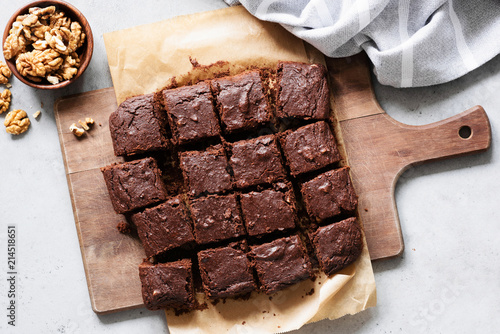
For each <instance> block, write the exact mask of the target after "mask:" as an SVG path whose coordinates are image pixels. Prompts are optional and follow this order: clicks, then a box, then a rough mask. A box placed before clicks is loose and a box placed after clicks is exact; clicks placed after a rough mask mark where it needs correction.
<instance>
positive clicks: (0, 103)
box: [0, 89, 12, 114]
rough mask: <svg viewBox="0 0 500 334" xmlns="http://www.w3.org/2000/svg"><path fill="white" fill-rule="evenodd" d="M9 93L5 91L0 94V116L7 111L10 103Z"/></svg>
mask: <svg viewBox="0 0 500 334" xmlns="http://www.w3.org/2000/svg"><path fill="white" fill-rule="evenodd" d="M11 96H12V95H11V93H10V90H8V89H5V90H4V91H3V92H2V93H1V94H0V114H3V113H4V112H6V111H7V110H9V106H10V101H11Z"/></svg>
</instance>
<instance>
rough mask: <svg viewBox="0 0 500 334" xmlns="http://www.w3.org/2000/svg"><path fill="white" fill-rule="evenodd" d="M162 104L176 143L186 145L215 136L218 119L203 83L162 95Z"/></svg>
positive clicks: (217, 131)
mask: <svg viewBox="0 0 500 334" xmlns="http://www.w3.org/2000/svg"><path fill="white" fill-rule="evenodd" d="M162 94H163V103H164V105H165V109H166V111H167V115H168V121H169V124H170V128H171V130H172V137H173V138H172V139H173V141H174V142H175V143H176V144H186V143H189V142H193V141H199V140H201V139H205V138H209V137H214V136H217V135H219V133H220V127H219V120H218V119H217V116H216V114H215V111H214V107H213V104H212V93H211V91H210V85H209V84H208V83H207V82H200V83H198V84H196V85H192V86H183V87H179V88H175V89H165V90H163V92H162Z"/></svg>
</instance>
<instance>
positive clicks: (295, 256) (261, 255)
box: [249, 235, 312, 294]
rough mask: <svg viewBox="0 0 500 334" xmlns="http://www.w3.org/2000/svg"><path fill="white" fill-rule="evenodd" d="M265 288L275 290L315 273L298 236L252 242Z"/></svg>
mask: <svg viewBox="0 0 500 334" xmlns="http://www.w3.org/2000/svg"><path fill="white" fill-rule="evenodd" d="M249 255H250V258H251V259H252V265H253V266H254V267H255V270H256V271H257V276H258V278H259V282H260V285H261V289H262V290H263V291H264V292H265V293H266V294H272V293H274V292H276V291H279V290H282V289H284V288H286V287H288V286H290V285H293V284H295V283H298V282H301V281H303V280H305V279H308V278H310V277H311V276H312V265H311V262H310V260H309V257H308V255H307V253H306V250H305V248H304V246H303V245H302V242H301V240H300V239H299V237H298V236H296V235H293V236H291V237H287V238H281V239H277V240H274V241H272V242H269V243H266V244H263V245H259V246H252V247H251V251H250V253H249Z"/></svg>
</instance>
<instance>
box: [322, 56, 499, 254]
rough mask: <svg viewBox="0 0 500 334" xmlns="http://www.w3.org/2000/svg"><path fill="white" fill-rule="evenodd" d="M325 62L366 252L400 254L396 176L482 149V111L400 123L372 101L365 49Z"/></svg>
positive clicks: (487, 136)
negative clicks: (434, 162) (417, 123)
mask: <svg viewBox="0 0 500 334" xmlns="http://www.w3.org/2000/svg"><path fill="white" fill-rule="evenodd" d="M326 62H327V65H328V68H329V72H330V80H331V83H332V87H333V95H334V109H335V112H336V116H337V120H338V121H339V125H340V129H341V133H342V134H341V138H342V139H343V142H344V144H345V145H344V147H345V150H346V153H347V160H348V163H349V165H350V167H351V176H352V180H353V184H354V187H355V189H356V192H357V193H358V195H359V210H358V213H359V216H360V218H361V221H362V222H363V224H364V231H365V236H366V241H367V243H368V249H369V251H370V256H371V258H372V259H374V260H375V259H382V258H387V257H392V256H397V255H400V254H401V253H402V252H403V250H404V242H403V234H402V231H401V226H400V224H399V217H398V212H397V207H396V201H395V198H394V189H395V187H396V183H397V180H398V178H399V176H400V175H401V174H402V173H403V172H404V171H405V170H406V169H407V168H408V167H410V166H413V165H415V164H419V163H424V162H427V161H433V160H437V159H444V158H449V157H454V156H460V155H464V154H469V153H474V152H481V151H485V150H487V149H488V148H489V146H490V143H491V129H490V123H489V121H488V116H487V115H486V113H485V111H484V109H483V108H482V107H480V106H475V107H473V108H471V109H469V110H466V111H464V112H462V113H460V114H458V115H455V116H453V117H450V118H448V119H445V120H442V121H439V122H435V123H432V124H427V125H419V126H415V125H407V124H403V123H400V122H398V121H396V120H394V119H393V118H391V117H390V116H389V115H387V114H386V113H385V111H384V110H383V109H382V108H381V107H380V105H379V104H378V102H377V100H376V97H375V95H374V92H373V87H372V83H371V79H370V76H371V74H370V66H369V59H368V57H367V56H366V54H364V53H361V54H358V55H356V56H353V57H349V58H342V59H332V58H327V59H326Z"/></svg>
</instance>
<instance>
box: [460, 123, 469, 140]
mask: <svg viewBox="0 0 500 334" xmlns="http://www.w3.org/2000/svg"><path fill="white" fill-rule="evenodd" d="M458 135H459V136H460V138H462V139H469V138H470V137H472V129H471V128H470V126H468V125H463V126H461V127H460V129H459V130H458Z"/></svg>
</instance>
